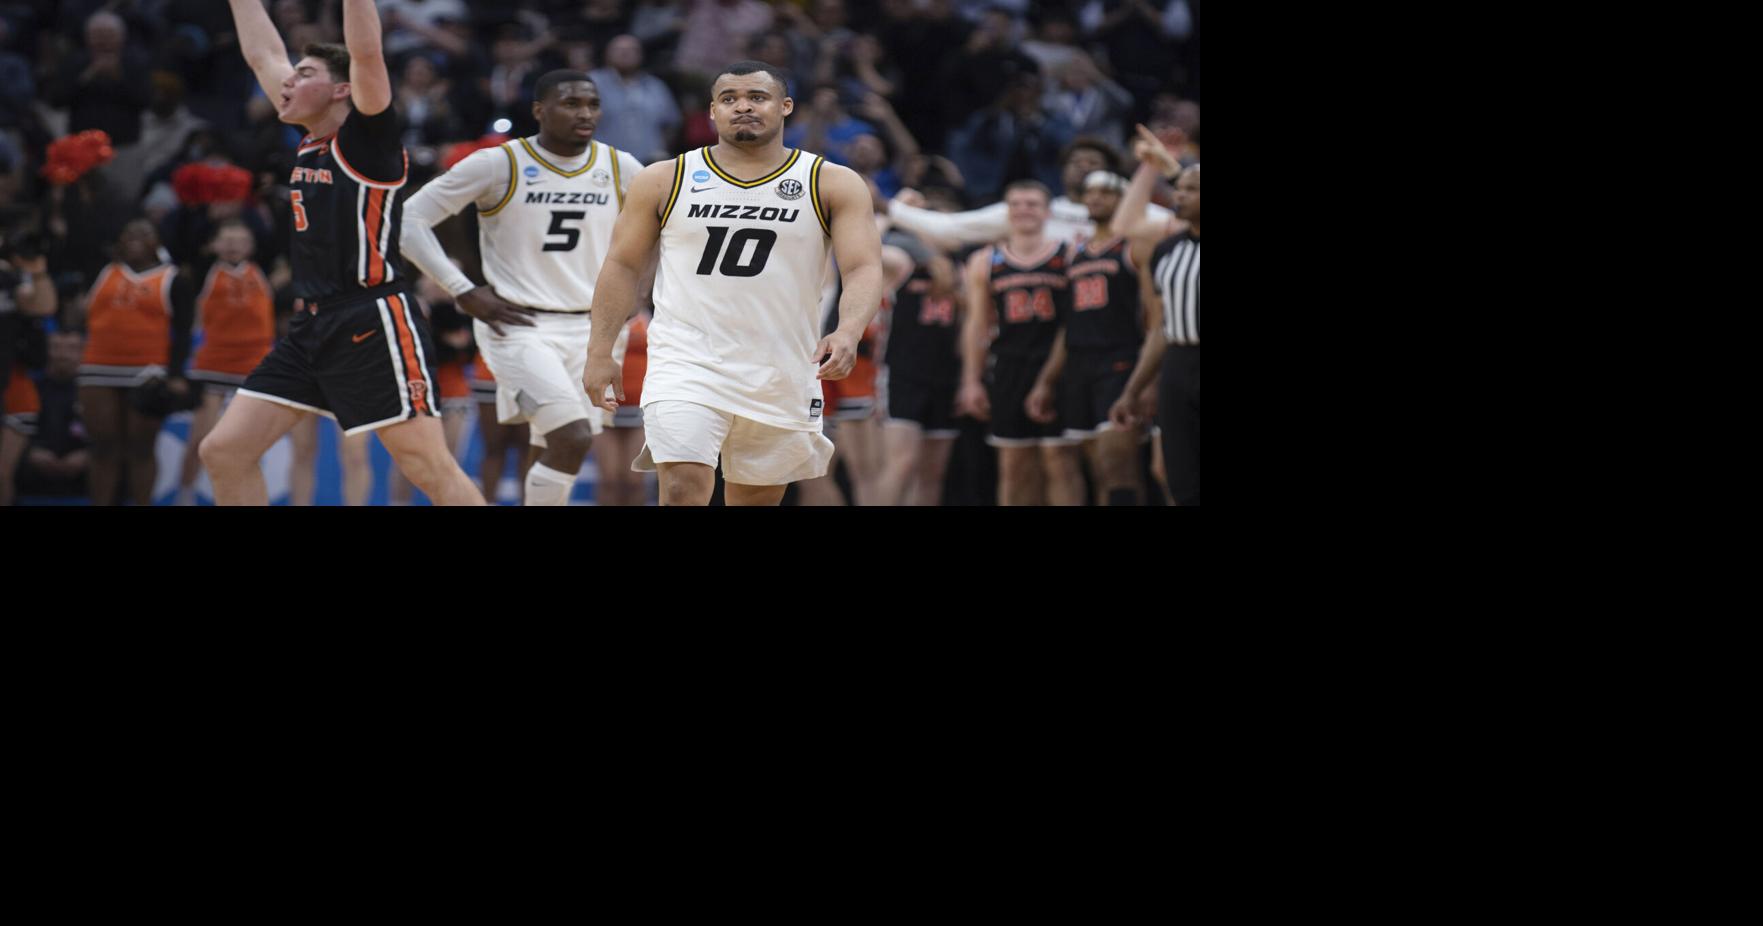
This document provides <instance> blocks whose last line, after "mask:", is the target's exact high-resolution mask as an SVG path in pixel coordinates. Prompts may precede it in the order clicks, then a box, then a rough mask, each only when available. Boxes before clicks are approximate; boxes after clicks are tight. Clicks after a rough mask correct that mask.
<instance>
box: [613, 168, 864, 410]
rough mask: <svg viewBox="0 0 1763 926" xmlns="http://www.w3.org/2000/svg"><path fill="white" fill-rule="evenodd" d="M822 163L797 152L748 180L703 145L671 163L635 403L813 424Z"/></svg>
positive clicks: (822, 242)
mask: <svg viewBox="0 0 1763 926" xmlns="http://www.w3.org/2000/svg"><path fill="white" fill-rule="evenodd" d="M822 163H823V162H822V159H821V158H820V157H819V156H818V155H813V154H809V153H807V152H804V151H801V150H799V149H792V150H790V151H789V152H788V156H787V157H786V158H785V160H784V162H783V165H782V166H780V167H779V168H777V169H776V170H774V171H772V172H771V173H769V174H767V175H765V176H763V177H760V178H758V179H754V180H738V179H736V178H735V177H734V176H732V175H731V174H729V173H728V172H727V171H725V170H723V169H721V168H720V167H718V166H717V164H716V161H715V158H714V157H713V156H712V155H711V154H710V149H709V148H700V149H698V150H696V151H689V152H687V153H685V154H682V155H680V156H679V157H678V158H676V159H675V160H674V177H673V186H672V189H671V192H670V194H669V196H668V199H667V205H666V206H665V208H664V209H663V212H662V217H661V264H660V268H659V269H658V270H657V271H656V274H655V296H654V301H655V317H654V318H653V319H652V320H651V321H650V322H649V367H648V372H647V374H646V376H645V378H644V380H643V404H644V405H648V404H649V403H650V402H654V401H662V400H666V399H673V400H681V401H686V402H696V403H698V404H700V405H707V406H709V407H711V408H715V409H718V410H721V411H725V412H730V413H732V414H736V415H740V416H742V417H744V418H751V419H753V420H754V421H758V422H761V423H763V424H769V425H772V426H774V427H780V428H789V429H792V430H798V431H818V430H820V427H821V414H820V413H821V403H822V397H821V392H820V380H819V379H818V378H816V376H815V374H816V373H818V372H819V370H820V367H819V365H818V364H817V363H815V359H816V358H814V357H813V356H812V354H813V353H814V347H815V345H816V344H818V343H819V342H820V289H821V284H822V282H823V281H824V280H825V279H826V273H827V266H828V265H827V252H828V250H829V249H830V248H831V243H832V241H831V234H832V232H831V225H830V224H829V223H830V217H829V216H828V215H827V214H826V212H825V207H824V206H823V205H822V204H821V202H820V172H821V165H822Z"/></svg>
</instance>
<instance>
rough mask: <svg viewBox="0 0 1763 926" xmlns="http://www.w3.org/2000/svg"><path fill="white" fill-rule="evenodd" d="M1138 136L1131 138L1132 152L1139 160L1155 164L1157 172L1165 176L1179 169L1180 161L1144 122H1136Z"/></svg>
mask: <svg viewBox="0 0 1763 926" xmlns="http://www.w3.org/2000/svg"><path fill="white" fill-rule="evenodd" d="M1136 127H1137V129H1138V137H1137V138H1135V139H1134V140H1133V143H1132V153H1133V154H1134V155H1136V156H1137V157H1138V159H1139V160H1140V161H1143V162H1144V163H1146V164H1152V165H1155V166H1156V168H1157V172H1158V173H1160V174H1162V175H1163V176H1165V177H1167V176H1169V175H1170V174H1173V173H1175V172H1176V171H1178V170H1180V169H1181V162H1180V161H1178V160H1176V159H1175V155H1174V154H1172V153H1171V152H1170V150H1169V149H1168V148H1166V147H1164V145H1163V139H1161V138H1158V137H1157V135H1156V133H1154V132H1152V131H1151V130H1150V129H1147V128H1145V125H1144V123H1142V122H1141V123H1137V124H1136Z"/></svg>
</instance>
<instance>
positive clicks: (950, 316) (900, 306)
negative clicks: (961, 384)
mask: <svg viewBox="0 0 1763 926" xmlns="http://www.w3.org/2000/svg"><path fill="white" fill-rule="evenodd" d="M930 288H931V278H930V268H929V267H928V266H925V265H919V266H917V267H914V268H913V270H912V276H910V277H908V278H907V280H906V282H905V284H904V285H902V286H901V287H900V291H899V292H898V293H897V294H896V296H895V299H896V302H895V303H894V317H893V324H892V326H891V328H890V330H889V333H888V352H887V366H888V369H889V370H890V371H892V372H893V373H896V374H898V375H901V376H906V377H909V378H912V379H920V380H926V381H928V382H932V383H936V384H939V385H949V384H952V383H954V382H955V381H956V380H957V379H959V378H960V376H961V357H960V355H959V354H958V353H957V352H956V342H957V340H958V339H959V337H960V333H961V329H960V328H959V327H958V326H957V325H956V324H955V297H954V295H953V294H945V295H941V296H933V295H931V294H930Z"/></svg>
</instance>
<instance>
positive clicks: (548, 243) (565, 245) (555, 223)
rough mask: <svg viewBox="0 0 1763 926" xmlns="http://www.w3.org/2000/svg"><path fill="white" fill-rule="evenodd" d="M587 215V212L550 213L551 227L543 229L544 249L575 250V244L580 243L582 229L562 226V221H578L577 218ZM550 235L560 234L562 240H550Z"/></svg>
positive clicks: (583, 217)
mask: <svg viewBox="0 0 1763 926" xmlns="http://www.w3.org/2000/svg"><path fill="white" fill-rule="evenodd" d="M587 217H588V214H587V213H586V212H553V213H551V227H550V228H547V229H545V247H544V250H547V251H573V250H575V246H576V245H577V244H580V243H581V240H582V230H581V229H580V228H565V227H563V223H564V222H567V221H579V220H581V219H585V218H587ZM552 235H562V236H563V240H562V241H552V240H550V239H551V236H552Z"/></svg>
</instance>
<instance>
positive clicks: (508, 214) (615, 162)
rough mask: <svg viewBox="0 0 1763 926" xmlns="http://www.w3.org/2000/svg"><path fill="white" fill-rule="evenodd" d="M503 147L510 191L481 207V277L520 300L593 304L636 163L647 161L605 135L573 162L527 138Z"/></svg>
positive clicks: (551, 305)
mask: <svg viewBox="0 0 1763 926" xmlns="http://www.w3.org/2000/svg"><path fill="white" fill-rule="evenodd" d="M501 150H502V154H503V155H504V156H505V157H506V158H507V161H508V178H509V179H508V192H507V193H506V194H504V195H503V197H502V200H501V201H500V202H498V203H496V204H495V205H494V206H491V207H489V208H480V209H479V210H478V242H479V244H480V245H481V250H482V252H483V257H484V264H483V266H484V278H485V279H487V280H488V281H489V282H490V284H491V285H493V286H495V287H496V294H497V295H499V296H501V297H502V298H503V299H506V300H508V301H509V302H512V303H515V304H517V305H524V306H531V307H533V308H536V309H547V310H550V311H554V312H586V311H588V307H589V306H591V305H592V304H593V302H594V280H595V279H596V278H597V277H598V276H599V275H600V264H601V263H603V262H604V261H605V259H606V252H607V250H609V249H610V248H611V246H612V226H613V223H615V222H616V221H617V220H618V211H619V210H620V209H622V208H624V194H625V191H626V190H628V189H629V188H630V182H631V177H632V176H634V174H635V170H634V169H633V168H635V169H640V168H641V166H642V165H641V164H640V163H638V162H637V160H636V159H635V158H633V157H631V156H630V155H628V154H624V153H623V152H620V151H619V150H617V149H616V148H613V147H612V146H610V145H605V144H601V143H600V142H593V143H592V144H591V145H589V148H588V151H586V152H585V156H586V161H585V162H580V163H579V165H578V166H576V167H574V168H573V169H571V168H566V167H565V166H563V165H560V164H559V163H558V162H559V161H560V160H562V159H561V158H559V157H558V156H557V155H555V154H551V153H550V152H547V151H544V150H543V149H541V148H539V146H538V145H536V144H534V143H533V142H532V141H531V140H530V139H525V138H521V139H516V140H515V141H511V142H508V143H507V144H504V145H503V146H502V148H501ZM576 160H578V161H579V159H576ZM621 161H622V162H623V163H621ZM558 252H568V256H567V259H563V260H559V259H558V256H559V255H558Z"/></svg>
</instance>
